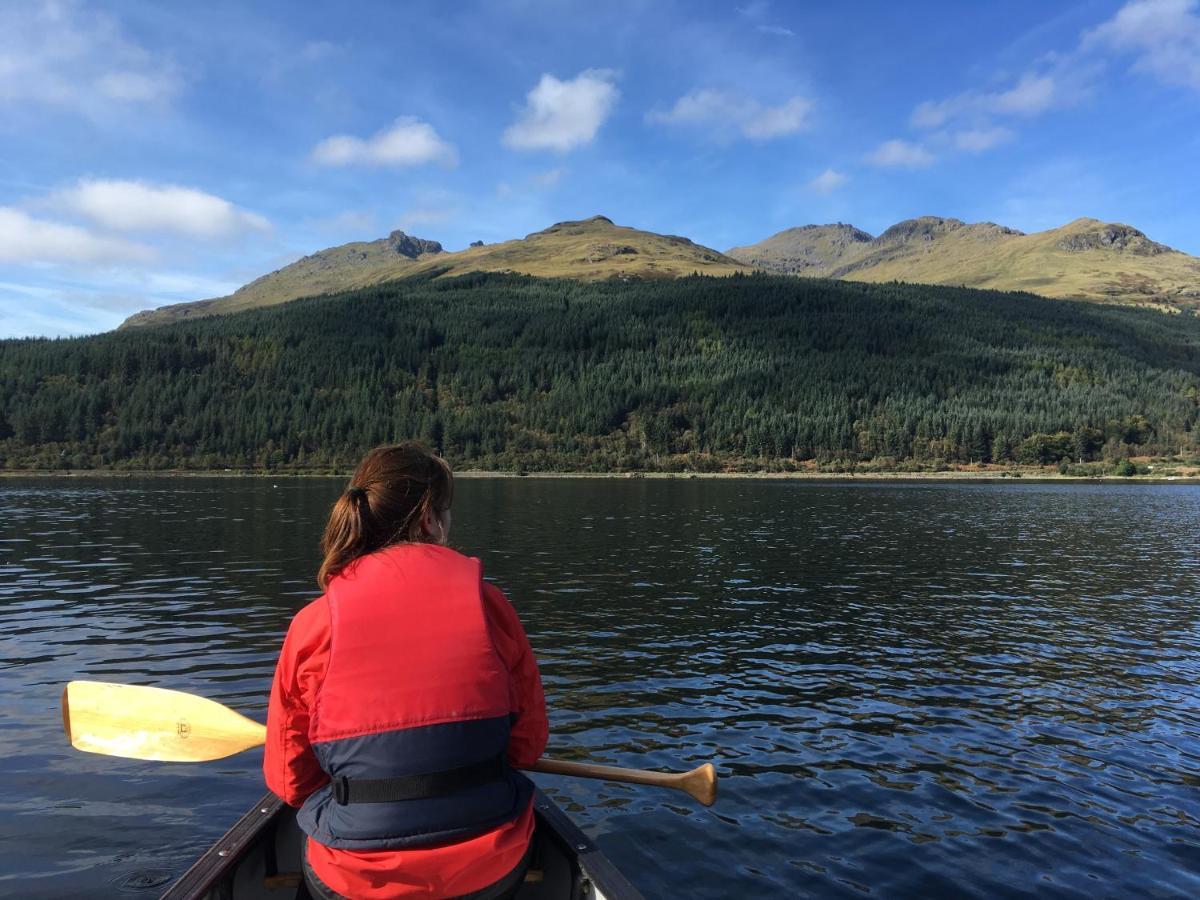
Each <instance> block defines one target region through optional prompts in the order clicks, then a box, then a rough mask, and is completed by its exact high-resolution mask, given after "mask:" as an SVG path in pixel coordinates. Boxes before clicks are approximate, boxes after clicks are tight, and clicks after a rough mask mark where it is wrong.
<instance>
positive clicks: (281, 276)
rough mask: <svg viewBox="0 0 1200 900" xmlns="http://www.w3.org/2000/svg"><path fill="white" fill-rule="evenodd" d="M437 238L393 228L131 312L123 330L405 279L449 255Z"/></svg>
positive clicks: (123, 325)
mask: <svg viewBox="0 0 1200 900" xmlns="http://www.w3.org/2000/svg"><path fill="white" fill-rule="evenodd" d="M444 255H446V254H444V253H443V251H442V245H441V244H439V243H438V242H437V241H426V240H423V239H421V238H414V237H411V236H409V235H407V234H405V233H404V232H403V231H393V232H392V233H391V234H390V235H388V236H387V237H386V238H382V239H380V240H378V241H356V242H354V243H351V244H342V245H341V246H340V247H331V248H329V249H328V250H321V251H320V252H318V253H314V254H312V255H311V256H305V257H304V258H302V259H299V260H297V261H296V262H294V263H292V264H291V265H288V266H284V267H283V268H282V269H278V270H277V271H274V272H271V273H270V274H269V275H264V276H262V277H261V278H256V279H255V280H254V281H251V282H250V283H249V284H247V285H244V286H242V287H240V288H238V289H237V290H236V291H234V292H233V293H232V294H230V295H229V296H228V297H218V298H216V299H214V300H197V301H194V302H192V303H176V304H173V305H171V306H163V307H160V308H158V309H152V310H147V311H146V312H140V313H137V314H136V315H133V316H130V317H129V318H128V319H127V320H126V321H125V322H124V324H122V326H121V327H122V328H127V327H130V326H133V325H162V324H166V323H168V322H176V321H179V320H181V319H194V318H200V317H202V316H214V315H222V314H224V313H234V312H241V311H243V310H246V309H254V308H257V307H263V306H274V305H276V304H278V303H286V302H287V301H289V300H295V299H296V298H297V297H311V296H315V295H318V294H329V293H333V292H336V291H344V290H349V289H352V288H356V287H366V286H368V285H371V284H376V283H378V282H380V281H387V280H388V279H391V278H399V277H402V275H403V273H404V272H405V271H406V270H408V269H410V268H411V267H412V266H414V265H416V264H417V263H418V262H419V261H420V260H423V259H426V258H430V257H436V256H444Z"/></svg>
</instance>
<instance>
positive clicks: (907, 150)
mask: <svg viewBox="0 0 1200 900" xmlns="http://www.w3.org/2000/svg"><path fill="white" fill-rule="evenodd" d="M867 162H869V163H872V164H873V165H876V166H892V167H900V168H905V169H921V168H924V167H925V166H928V165H931V164H932V163H933V155H932V154H931V153H930V152H929V151H928V150H926V149H925V148H924V147H922V146H921V145H920V144H911V143H909V142H908V141H900V140H891V141H884V142H883V143H882V144H880V145H879V146H878V147H876V148H875V150H874V151H873V152H872V153H869V154H868V155H867Z"/></svg>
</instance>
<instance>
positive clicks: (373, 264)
mask: <svg viewBox="0 0 1200 900" xmlns="http://www.w3.org/2000/svg"><path fill="white" fill-rule="evenodd" d="M397 236H400V237H397ZM401 248H403V249H401ZM404 250H408V251H415V255H412V254H411V253H406V252H403V251H404ZM749 271H751V269H750V267H749V266H746V265H744V264H743V263H740V262H737V261H736V260H733V259H730V258H729V257H727V256H725V255H724V254H722V253H718V252H717V251H716V250H713V249H711V248H709V247H704V246H701V245H700V244H697V243H695V242H693V241H692V240H691V239H690V238H686V237H680V236H678V235H669V234H668V235H664V234H656V233H655V232H651V231H640V230H638V229H636V228H629V227H627V226H623V225H616V224H614V223H613V221H612V220H611V219H609V218H608V217H606V216H592V217H590V218H587V219H579V220H568V221H564V222H556V223H555V224H553V225H551V226H550V227H549V228H544V229H542V230H541V231H535V232H532V233H530V234H527V235H526V236H525V237H523V238H518V239H515V240H510V241H502V242H500V243H496V244H479V243H473V244H472V245H471V246H469V247H467V249H465V250H459V251H456V252H452V253H451V252H446V251H445V250H444V249H443V248H442V245H441V244H439V243H438V242H437V241H428V240H424V239H422V238H413V237H411V236H409V235H406V234H404V232H392V234H391V235H390V236H389V237H387V238H381V239H380V240H377V241H359V242H352V243H349V244H342V245H340V246H337V247H331V248H329V249H327V250H321V251H318V252H317V253H313V254H310V255H309V256H305V257H303V258H302V259H299V260H297V261H296V262H294V263H292V264H291V265H288V266H284V267H283V268H281V269H278V270H276V271H275V272H271V273H270V274H268V275H264V276H262V277H261V278H257V279H255V280H254V281H252V282H250V283H249V284H247V285H245V286H244V287H241V288H238V290H236V291H234V293H232V294H230V295H229V296H228V297H218V298H214V299H212V300H200V301H194V302H192V303H176V304H172V305H170V306H163V307H159V308H158V309H153V310H146V311H145V312H140V313H136V314H135V315H133V316H131V317H130V318H128V319H126V320H125V322H124V323H122V325H121V328H129V327H137V326H144V325H160V324H167V323H169V322H173V321H179V320H181V319H187V318H199V317H203V316H209V315H221V314H224V313H232V312H240V311H241V310H243V309H250V308H257V307H261V306H274V305H276V304H278V303H286V302H288V301H290V300H296V299H299V298H300V297H306V296H314V295H319V294H332V293H338V292H340V291H346V290H353V289H356V288H362V287H370V286H372V285H374V284H379V283H382V282H385V281H392V280H395V279H400V278H410V277H428V278H442V277H447V276H454V275H465V274H468V273H470V272H514V273H518V274H525V275H535V276H542V277H547V278H576V279H579V280H583V281H598V280H605V279H608V278H617V279H625V280H629V279H638V280H651V279H660V278H677V277H680V276H682V275H691V274H692V273H693V272H702V273H704V274H708V275H731V274H733V273H734V272H749Z"/></svg>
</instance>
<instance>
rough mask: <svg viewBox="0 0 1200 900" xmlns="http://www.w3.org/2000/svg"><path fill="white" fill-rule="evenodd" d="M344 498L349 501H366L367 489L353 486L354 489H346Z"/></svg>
mask: <svg viewBox="0 0 1200 900" xmlns="http://www.w3.org/2000/svg"><path fill="white" fill-rule="evenodd" d="M346 496H347V497H349V498H350V499H351V500H358V499H359V498H363V499H366V496H367V489H366V488H364V487H359V486H358V485H355V486H354V487H350V488H346Z"/></svg>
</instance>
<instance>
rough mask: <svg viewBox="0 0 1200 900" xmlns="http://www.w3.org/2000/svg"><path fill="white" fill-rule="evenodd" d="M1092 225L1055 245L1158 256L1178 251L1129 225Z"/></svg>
mask: <svg viewBox="0 0 1200 900" xmlns="http://www.w3.org/2000/svg"><path fill="white" fill-rule="evenodd" d="M1088 224H1091V223H1088ZM1094 225H1095V227H1091V228H1085V229H1084V230H1081V231H1077V232H1075V233H1074V234H1069V235H1067V236H1066V237H1064V238H1063V239H1062V240H1060V241H1059V242H1058V243H1057V244H1056V245H1055V246H1056V247H1058V249H1059V250H1066V251H1067V252H1068V253H1082V252H1085V251H1087V250H1116V251H1118V252H1120V253H1130V254H1133V255H1134V256H1158V255H1159V254H1160V253H1176V252H1178V251H1176V250H1173V249H1172V248H1170V247H1168V246H1167V245H1166V244H1160V243H1158V242H1156V241H1152V240H1150V238H1148V237H1146V235H1144V234H1142V232H1140V231H1138V230H1137V229H1136V228H1132V227H1130V226H1129V225H1121V224H1119V223H1113V224H1107V223H1104V222H1095V223H1094Z"/></svg>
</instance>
